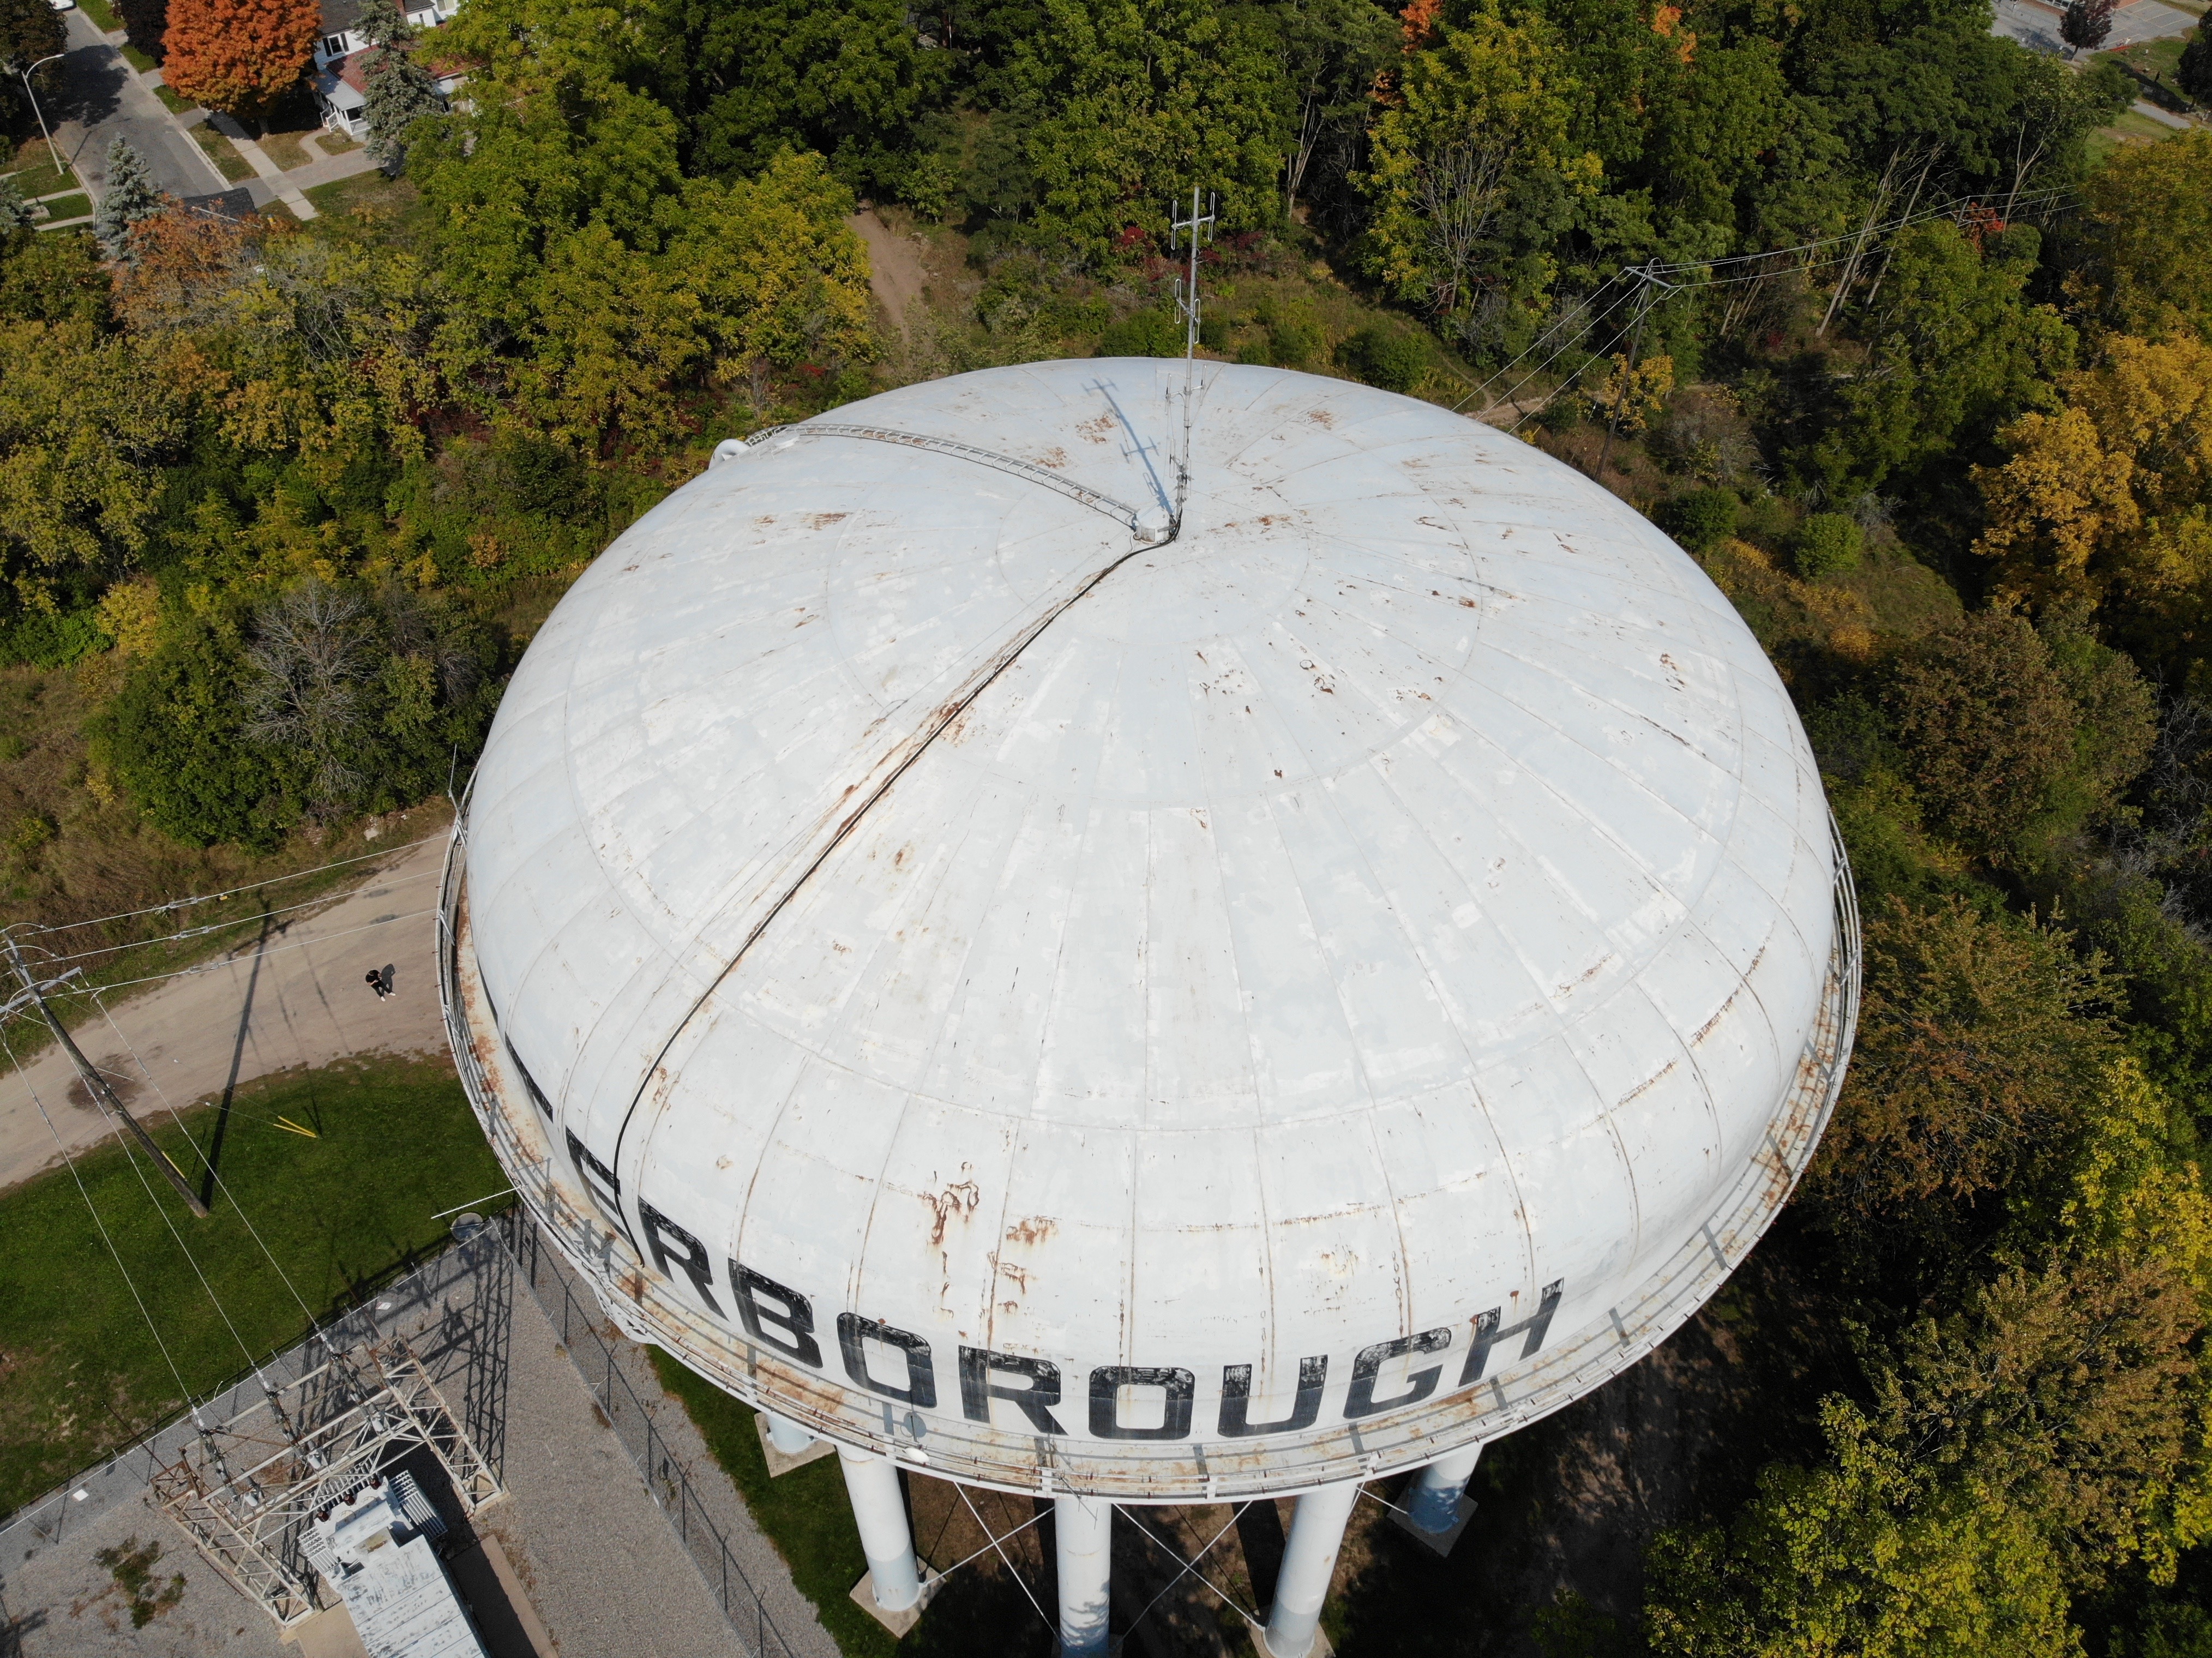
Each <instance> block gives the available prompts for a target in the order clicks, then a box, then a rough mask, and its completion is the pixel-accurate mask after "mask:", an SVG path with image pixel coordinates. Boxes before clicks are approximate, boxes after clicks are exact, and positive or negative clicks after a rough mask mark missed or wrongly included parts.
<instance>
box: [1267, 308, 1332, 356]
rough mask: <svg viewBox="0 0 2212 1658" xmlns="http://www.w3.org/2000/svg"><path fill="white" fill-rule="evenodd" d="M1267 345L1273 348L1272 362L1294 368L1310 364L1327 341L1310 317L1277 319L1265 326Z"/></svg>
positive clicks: (1319, 353)
mask: <svg viewBox="0 0 2212 1658" xmlns="http://www.w3.org/2000/svg"><path fill="white" fill-rule="evenodd" d="M1267 343H1268V344H1269V345H1271V346H1273V348H1274V361H1277V362H1279V363H1283V364H1285V365H1286V366H1288V367H1297V366H1298V365H1299V364H1300V363H1307V362H1311V361H1313V360H1314V359H1315V358H1316V357H1317V356H1319V355H1321V354H1322V347H1323V346H1325V345H1326V344H1328V341H1327V340H1326V339H1324V338H1323V337H1322V331H1321V325H1320V324H1319V323H1317V322H1316V321H1314V320H1313V319H1311V318H1310V317H1297V316H1288V317H1277V318H1276V319H1274V320H1273V322H1271V323H1269V324H1268V325H1267Z"/></svg>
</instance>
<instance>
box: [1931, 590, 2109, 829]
mask: <svg viewBox="0 0 2212 1658" xmlns="http://www.w3.org/2000/svg"><path fill="white" fill-rule="evenodd" d="M1890 706H1891V709H1892V712H1893V718H1894V720H1895V722H1896V730H1897V736H1898V741H1899V744H1901V745H1902V746H1903V748H1904V750H1905V754H1906V756H1908V759H1909V761H1910V775H1911V779H1912V784H1913V787H1914V789H1915V791H1916V792H1917V793H1918V794H1919V796H1920V799H1921V800H1922V802H1923V805H1926V807H1927V808H1928V810H1929V814H1930V816H1931V817H1933V819H1934V820H1935V822H1936V824H1937V825H1938V826H1939V827H1941V828H1942V829H1944V830H1946V831H1948V834H1949V835H1951V836H1953V837H1954V839H1956V840H1957V841H1960V842H1961V843H1962V844H1964V845H1965V846H1966V847H1968V848H1970V849H1971V850H1972V851H1974V852H1977V853H1981V854H1983V855H1984V856H1986V857H1990V858H1992V859H1996V860H1998V861H2001V862H2002V861H2007V860H2010V859H2015V858H2017V857H2018V856H2019V855H2020V854H2021V837H2022V836H2023V835H2025V834H2026V832H2027V829H2028V828H2029V826H2030V825H2031V824H2032V823H2035V822H2036V821H2037V820H2038V819H2039V817H2042V816H2043V815H2044V814H2045V812H2047V811H2049V809H2050V807H2051V800H2052V795H2053V793H2054V791H2055V790H2056V789H2057V787H2058V786H2059V785H2060V784H2061V782H2062V781H2063V780H2064V779H2065V777H2066V775H2067V774H2068V772H2069V769H2070V768H2071V767H2072V764H2073V762H2074V759H2075V748H2074V734H2075V719H2076V711H2075V707H2074V703H2073V700H2072V698H2071V697H2070V696H2069V695H2068V694H2067V688H2066V684H2065V682H2064V680H2063V679H2062V678H2061V677H2060V676H2059V674H2058V671H2057V669H2056V668H2055V667H2054V666H2053V665H2052V664H2051V651H2050V647H2049V646H2048V645H2046V644H2045V641H2044V640H2043V638H2042V636H2041V635H2039V634H2038V633H2037V632H2036V630H2035V629H2034V628H2033V627H2032V626H2031V625H2030V624H2029V623H2028V622H2027V619H2026V618H2025V617H2022V616H2016V615H2013V614H2010V613H2008V612H2005V611H2002V610H1986V611H1982V612H1978V613H1977V614H1974V615H1971V616H1964V617H1962V618H1960V620H1959V621H1957V622H1955V623H1952V624H1951V625H1950V626H1948V627H1946V628H1943V629H1938V630H1937V631H1936V632H1935V633H1934V634H1931V635H1929V636H1928V637H1927V638H1926V639H1924V640H1923V641H1920V642H1919V643H1918V644H1917V645H1916V646H1915V647H1913V648H1912V649H1911V651H1909V652H1908V653H1906V654H1905V656H1904V657H1903V658H1902V659H1900V661H1899V665H1898V667H1897V670H1896V672H1895V674H1894V676H1893V680H1892V683H1891V688H1890ZM2139 762H2140V756H2138V763H2139Z"/></svg>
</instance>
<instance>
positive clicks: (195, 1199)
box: [0, 932, 208, 1220]
mask: <svg viewBox="0 0 2212 1658" xmlns="http://www.w3.org/2000/svg"><path fill="white" fill-rule="evenodd" d="M0 936H4V937H5V938H6V941H7V949H8V962H9V965H10V966H11V967H13V968H14V969H15V976H16V977H17V978H19V979H21V981H23V992H24V996H25V997H26V998H27V999H29V1000H30V1001H32V1002H33V1003H35V1004H36V1005H37V1006H38V1010H39V1011H40V1013H42V1014H44V1015H45V1016H46V1028H47V1029H50V1030H52V1032H53V1033H54V1039H55V1040H56V1041H57V1042H60V1043H61V1045H62V1047H63V1048H64V1050H65V1051H66V1052H67V1053H68V1054H69V1056H70V1063H71V1064H72V1065H74V1066H76V1074H77V1075H78V1076H79V1077H80V1078H82V1079H83V1081H84V1085H85V1087H86V1088H87V1089H88V1090H90V1091H91V1094H92V1096H93V1098H94V1099H95V1100H98V1101H99V1102H100V1104H101V1105H103V1106H104V1107H106V1108H107V1109H108V1110H110V1111H112V1112H113V1113H114V1114H116V1115H117V1116H118V1117H120V1118H121V1119H122V1120H123V1126H124V1127H125V1128H127V1129H129V1130H130V1131H131V1135H132V1137H133V1138H134V1139H137V1142H138V1144H139V1145H142V1146H143V1147H144V1148H145V1151H146V1155H147V1156H148V1157H151V1158H152V1159H153V1160H154V1166H155V1168H156V1169H160V1170H161V1173H162V1174H163V1175H166V1176H167V1179H168V1182H169V1184H170V1185H172V1186H173V1187H176V1188H177V1195H178V1196H179V1197H180V1198H182V1199H184V1200H185V1207H187V1208H188V1209H190V1210H191V1212H192V1213H194V1214H195V1215H197V1216H198V1217H199V1218H201V1219H202V1220H205V1219H206V1218H208V1206H207V1205H205V1204H204V1203H202V1202H201V1201H200V1194H199V1193H197V1192H195V1191H193V1190H192V1186H191V1181H188V1180H186V1179H185V1171H184V1170H183V1169H179V1168H178V1167H177V1165H176V1164H175V1163H172V1162H170V1161H169V1154H168V1153H167V1152H166V1151H162V1150H161V1147H160V1146H158V1145H155V1144H154V1137H153V1136H152V1135H151V1134H149V1133H147V1132H146V1130H145V1128H144V1127H143V1126H142V1125H141V1124H140V1123H139V1121H138V1119H137V1118H136V1117H134V1116H132V1115H131V1113H130V1112H129V1111H128V1110H126V1109H125V1108H124V1104H123V1102H122V1100H121V1099H119V1098H118V1097H117V1096H116V1092H115V1090H113V1089H112V1088H110V1087H109V1086H108V1085H107V1078H105V1077H103V1076H101V1075H100V1072H98V1071H97V1070H95V1069H94V1067H93V1065H92V1062H91V1061H90V1060H88V1059H86V1058H85V1057H84V1050H83V1049H82V1048H79V1047H78V1046H77V1045H76V1041H75V1040H74V1039H73V1038H72V1037H71V1036H70V1034H69V1032H68V1030H67V1029H64V1026H63V1024H62V1022H61V1021H60V1020H59V1019H58V1018H56V1017H54V1011H53V1009H52V1008H51V1007H49V1006H47V1005H46V997H45V995H44V994H43V993H42V992H43V990H44V987H43V986H41V985H40V983H39V981H38V980H36V979H35V978H33V976H32V975H31V969H29V968H28V967H27V966H25V965H24V963H23V953H22V951H21V950H18V949H16V947H15V934H14V933H12V932H11V933H8V934H5V935H0Z"/></svg>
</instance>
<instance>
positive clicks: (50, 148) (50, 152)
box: [21, 52, 69, 171]
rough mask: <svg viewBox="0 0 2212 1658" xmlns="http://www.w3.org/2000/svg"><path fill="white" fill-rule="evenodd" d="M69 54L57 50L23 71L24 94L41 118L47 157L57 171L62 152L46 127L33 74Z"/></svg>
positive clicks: (32, 109)
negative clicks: (33, 87) (33, 88)
mask: <svg viewBox="0 0 2212 1658" xmlns="http://www.w3.org/2000/svg"><path fill="white" fill-rule="evenodd" d="M68 56H69V53H68V52H54V53H52V54H51V55H49V56H47V57H45V58H40V59H39V61H38V62H37V63H35V64H32V65H31V67H30V68H29V69H27V70H22V71H21V75H22V76H23V95H24V96H25V97H27V98H28V99H29V100H31V113H32V114H33V115H35V116H37V117H38V118H39V131H40V133H41V134H42V135H43V136H44V137H45V138H46V159H47V160H48V161H52V163H53V164H54V167H55V168H56V170H57V171H58V170H59V169H60V167H61V160H62V158H61V152H60V151H58V150H57V149H55V148H54V135H53V134H52V132H50V131H47V129H46V111H44V110H42V109H40V107H39V94H37V93H35V92H33V90H32V89H31V76H33V74H34V73H36V72H37V71H38V70H42V69H44V68H45V67H46V65H47V64H51V63H52V62H53V61H54V59H55V58H66V57H68Z"/></svg>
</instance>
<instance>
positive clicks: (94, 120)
mask: <svg viewBox="0 0 2212 1658" xmlns="http://www.w3.org/2000/svg"><path fill="white" fill-rule="evenodd" d="M62 18H63V23H64V27H65V28H66V29H67V31H68V35H69V55H68V56H67V57H65V58H63V59H62V61H61V70H62V74H63V82H62V86H63V90H62V97H61V100H59V101H60V104H61V107H60V108H59V109H58V110H57V109H56V108H55V107H54V106H52V104H51V103H50V104H49V106H48V107H47V110H46V118H47V120H48V121H50V122H52V125H53V129H54V143H55V145H56V146H57V147H58V149H60V150H61V152H62V154H63V155H64V157H65V158H67V160H68V161H69V163H70V166H71V167H74V168H76V175H77V177H78V178H79V179H82V180H83V181H84V182H85V183H86V184H87V185H88V186H90V188H91V191H92V197H93V200H94V202H95V203H96V202H97V201H98V200H99V199H100V195H101V193H102V192H103V191H105V190H106V187H107V148H108V146H109V145H110V144H112V143H114V142H115V140H117V139H118V138H127V139H128V140H130V142H131V148H132V149H135V150H137V152H138V153H139V155H142V156H143V157H144V158H145V161H146V166H147V168H148V170H149V172H151V173H153V175H154V182H155V184H156V185H160V186H161V189H163V190H164V191H167V192H168V193H169V194H170V195H172V196H204V195H206V194H207V193H208V192H209V191H216V190H225V189H228V188H229V185H228V180H226V179H224V178H223V176H222V173H220V172H218V171H217V170H216V165H215V163H214V162H212V161H209V160H208V158H207V157H206V156H205V155H202V154H201V153H200V147H199V146H198V145H197V144H196V143H193V142H192V140H191V135H190V134H189V133H187V132H186V131H185V130H184V129H183V127H181V126H179V125H178V123H177V118H176V117H174V116H173V115H171V114H170V113H169V112H168V109H167V106H165V105H164V104H163V103H162V102H161V98H160V97H159V96H158V95H157V94H155V91H154V89H153V88H152V87H151V86H149V84H147V82H145V81H144V80H143V79H142V78H141V77H140V76H139V75H138V73H137V70H133V69H132V68H131V65H130V64H128V63H127V62H125V59H124V57H123V53H122V52H121V50H120V49H119V48H120V45H121V42H122V39H123V37H122V35H120V34H119V33H118V34H115V35H106V34H102V33H100V31H99V29H97V28H96V27H94V26H93V22H92V20H91V19H90V18H88V17H87V16H86V15H84V12H83V10H82V8H78V7H72V8H71V9H70V10H68V11H66V12H64V13H63V14H62Z"/></svg>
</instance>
